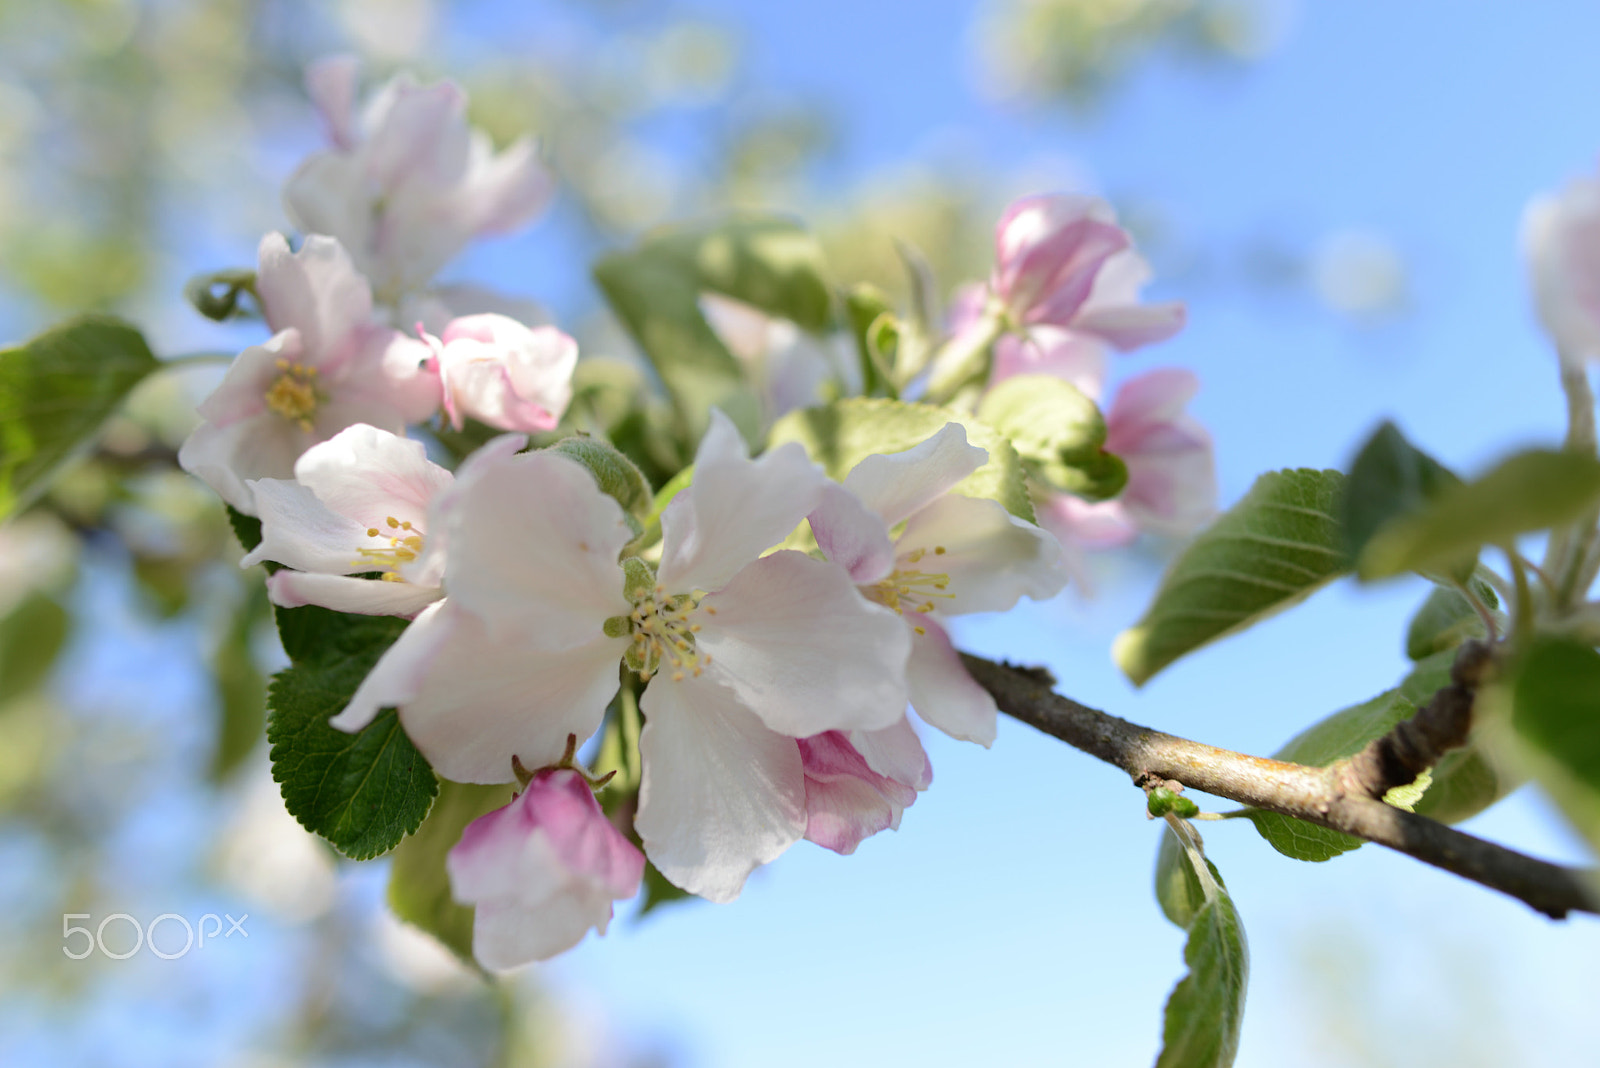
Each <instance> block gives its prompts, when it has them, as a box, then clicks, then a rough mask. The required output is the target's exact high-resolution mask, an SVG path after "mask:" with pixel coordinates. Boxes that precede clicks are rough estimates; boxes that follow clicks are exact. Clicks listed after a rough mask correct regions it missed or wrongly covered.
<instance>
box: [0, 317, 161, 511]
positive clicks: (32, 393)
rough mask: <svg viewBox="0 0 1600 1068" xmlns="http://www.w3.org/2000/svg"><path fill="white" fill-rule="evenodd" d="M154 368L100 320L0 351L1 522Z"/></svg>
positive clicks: (137, 341)
mask: <svg viewBox="0 0 1600 1068" xmlns="http://www.w3.org/2000/svg"><path fill="white" fill-rule="evenodd" d="M160 366H161V364H160V362H159V361H158V360H157V359H156V358H155V356H154V355H153V354H152V353H151V351H150V346H149V345H147V344H145V340H144V337H143V335H141V334H140V333H139V331H137V330H135V329H134V328H133V327H131V326H129V325H128V324H127V323H124V322H122V321H121V320H119V319H114V318H111V317H109V316H103V315H86V316H83V317H81V318H78V319H74V320H72V321H70V322H67V323H64V324H62V325H60V326H57V327H55V328H53V329H51V330H48V331H46V332H45V333H43V334H40V335H39V336H38V337H36V338H34V339H33V340H32V341H29V342H27V343H26V344H23V345H16V346H13V347H11V348H8V349H4V350H0V518H3V517H5V516H7V515H9V514H11V513H12V512H14V511H16V510H17V509H18V508H20V507H21V506H22V505H24V504H26V503H27V502H28V501H30V500H32V499H33V498H34V497H35V496H37V495H38V494H39V493H40V492H42V491H43V490H44V488H45V486H46V485H48V484H49V482H50V479H51V478H52V477H53V476H54V475H55V473H56V472H57V470H59V469H60V467H61V465H62V464H64V463H65V462H66V461H67V460H68V459H70V458H71V457H72V456H73V455H75V454H76V453H78V452H79V451H80V450H82V449H85V448H87V447H88V446H89V445H90V444H91V443H92V442H93V440H94V437H95V435H96V434H97V433H98V432H99V430H100V427H101V424H103V423H104V422H105V421H106V419H107V418H108V417H109V416H110V415H111V413H112V412H114V411H116V409H117V407H118V405H120V404H121V403H122V401H123V398H125V397H126V396H127V395H128V393H129V391H130V390H132V389H133V387H134V386H136V385H138V384H139V383H140V382H141V381H143V380H144V378H145V376H147V375H149V374H150V373H151V372H153V371H155V370H157V369H158V368H159V367H160Z"/></svg>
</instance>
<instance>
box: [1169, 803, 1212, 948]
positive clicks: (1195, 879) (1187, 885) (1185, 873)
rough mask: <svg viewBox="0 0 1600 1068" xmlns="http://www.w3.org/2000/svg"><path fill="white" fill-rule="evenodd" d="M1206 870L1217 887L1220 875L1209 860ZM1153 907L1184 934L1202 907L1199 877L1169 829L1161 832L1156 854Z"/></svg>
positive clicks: (1202, 897)
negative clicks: (1158, 906) (1155, 905)
mask: <svg viewBox="0 0 1600 1068" xmlns="http://www.w3.org/2000/svg"><path fill="white" fill-rule="evenodd" d="M1206 866H1207V867H1208V868H1210V869H1211V877H1212V878H1214V879H1216V880H1217V883H1218V884H1219V885H1220V884H1221V883H1222V873H1221V872H1219V871H1217V866H1216V865H1215V864H1212V863H1211V861H1210V860H1207V861H1206ZM1156 903H1157V904H1158V905H1160V906H1161V912H1162V915H1164V916H1166V918H1167V919H1169V920H1171V921H1172V922H1173V923H1174V924H1176V925H1177V926H1179V927H1182V928H1183V929H1184V930H1188V928H1189V925H1190V924H1191V923H1193V922H1194V917H1195V913H1197V912H1199V911H1200V906H1202V905H1204V904H1205V903H1206V894H1205V889H1204V888H1203V887H1202V886H1201V885H1200V877H1199V876H1198V875H1196V874H1195V870H1194V866H1193V865H1192V864H1190V863H1189V858H1188V857H1187V856H1186V855H1185V853H1184V850H1183V843H1181V842H1179V841H1178V836H1177V835H1175V834H1173V833H1172V828H1171V827H1167V828H1165V829H1164V830H1163V831H1162V832H1161V845H1160V847H1159V848H1158V849H1157V850H1156Z"/></svg>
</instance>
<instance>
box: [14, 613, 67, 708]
mask: <svg viewBox="0 0 1600 1068" xmlns="http://www.w3.org/2000/svg"><path fill="white" fill-rule="evenodd" d="M71 631H72V617H71V615H69V614H68V612H67V610H66V609H65V608H63V607H61V605H60V603H59V602H57V601H56V600H55V598H53V597H50V596H47V595H46V594H43V593H32V594H29V595H28V596H27V597H25V598H24V599H23V600H22V602H21V603H20V604H18V605H17V606H16V607H15V608H13V609H12V610H11V611H10V613H8V614H7V615H6V617H5V618H4V619H0V705H4V704H5V703H7V702H8V701H10V700H12V699H13V698H15V697H21V696H22V695H23V694H25V693H28V692H30V691H32V690H34V689H37V688H38V687H39V686H41V685H43V684H44V682H45V680H46V679H48V678H49V677H50V669H51V668H53V667H55V663H56V657H57V656H58V655H59V654H60V652H61V649H62V647H63V646H65V645H66V643H67V635H68V634H70V633H71Z"/></svg>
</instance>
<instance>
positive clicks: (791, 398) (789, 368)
mask: <svg viewBox="0 0 1600 1068" xmlns="http://www.w3.org/2000/svg"><path fill="white" fill-rule="evenodd" d="M700 314H701V315H703V316H704V317H705V320H706V323H707V324H708V325H709V326H710V327H711V330H712V332H713V333H715V334H716V335H717V339H718V340H719V341H721V342H722V344H723V347H725V348H726V349H727V350H728V351H729V352H731V353H733V355H734V356H735V357H737V358H738V360H739V361H740V362H741V363H742V364H743V365H744V368H745V373H746V374H747V375H748V376H749V378H750V381H751V382H752V383H753V384H754V386H755V389H756V392H757V394H758V395H759V396H760V398H761V417H762V423H763V425H765V426H770V425H771V424H772V423H773V421H774V420H776V419H777V418H778V417H779V416H781V415H783V414H784V413H786V412H791V411H793V410H795V409H796V408H809V407H810V406H812V405H814V404H820V403H822V402H823V401H825V400H826V399H827V387H828V384H829V383H830V382H842V383H844V384H846V385H847V387H854V386H857V385H858V384H855V383H852V381H851V379H852V374H853V372H854V370H855V367H856V361H855V359H854V356H853V354H850V355H846V354H844V353H842V352H841V351H840V349H841V344H848V342H847V340H846V339H844V338H843V337H842V336H836V337H834V338H830V339H827V340H822V339H818V338H816V337H813V336H812V335H811V334H808V333H807V332H806V331H804V330H802V329H800V327H799V326H798V325H797V324H796V323H794V322H793V321H791V320H789V319H781V318H778V317H776V316H772V315H768V314H767V313H766V312H764V311H762V310H761V309H760V308H756V307H754V306H752V305H749V304H746V303H744V302H743V301H739V300H734V299H733V298H732V297H727V296H723V295H722V294H721V293H711V292H706V293H702V294H700ZM850 391H853V389H851V390H850Z"/></svg>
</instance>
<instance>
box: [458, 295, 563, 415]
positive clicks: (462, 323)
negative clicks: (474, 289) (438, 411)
mask: <svg viewBox="0 0 1600 1068" xmlns="http://www.w3.org/2000/svg"><path fill="white" fill-rule="evenodd" d="M440 340H441V342H442V347H441V349H440V351H439V353H438V357H437V360H438V365H439V368H440V374H441V377H442V379H443V382H444V387H445V397H446V402H445V403H446V408H447V410H448V411H449V412H450V418H451V421H452V423H454V424H455V425H456V426H457V427H459V426H460V424H461V420H462V418H463V417H464V416H471V417H472V418H474V419H477V420H478V421H479V422H482V423H487V424H488V425H489V426H493V427H498V428H500V429H502V430H528V431H537V430H549V429H550V428H551V427H553V426H555V425H556V423H557V422H558V421H559V420H560V418H561V413H562V412H564V411H566V408H567V405H568V403H570V402H571V400H572V372H573V369H574V368H575V367H576V366H577V364H578V343H577V342H576V341H574V340H573V339H572V338H570V337H568V336H567V335H566V334H564V333H562V332H561V331H560V330H557V329H556V328H555V327H553V326H541V327H537V328H535V329H532V330H530V329H528V328H527V327H525V326H523V325H522V324H521V323H518V322H516V321H514V320H512V319H507V318H506V317H504V316H501V315H473V316H467V317H465V318H462V319H457V320H454V321H453V322H451V323H450V325H449V326H448V327H446V329H445V332H444V335H443V336H442V337H441V339H440Z"/></svg>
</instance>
